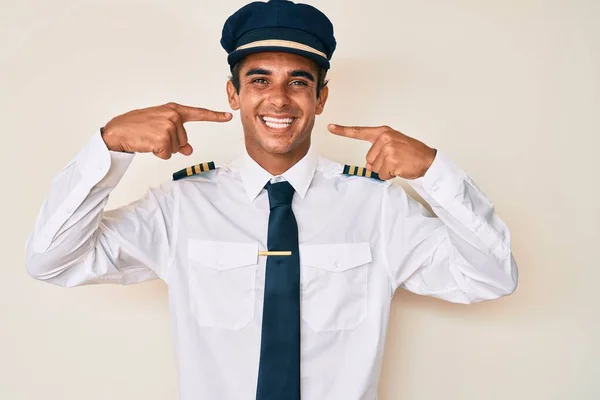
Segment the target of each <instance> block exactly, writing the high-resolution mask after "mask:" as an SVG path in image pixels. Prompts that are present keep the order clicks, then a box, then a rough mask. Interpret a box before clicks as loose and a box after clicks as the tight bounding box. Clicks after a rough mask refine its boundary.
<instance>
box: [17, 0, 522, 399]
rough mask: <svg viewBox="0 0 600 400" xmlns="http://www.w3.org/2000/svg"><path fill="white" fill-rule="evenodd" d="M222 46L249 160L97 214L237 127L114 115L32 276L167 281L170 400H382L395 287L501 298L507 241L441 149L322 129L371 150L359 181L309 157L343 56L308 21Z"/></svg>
mask: <svg viewBox="0 0 600 400" xmlns="http://www.w3.org/2000/svg"><path fill="white" fill-rule="evenodd" d="M221 43H222V45H223V47H224V48H225V50H226V51H227V53H228V62H229V64H230V67H231V71H232V78H231V80H230V81H229V82H228V83H227V96H228V99H229V103H230V105H231V108H232V109H233V110H236V111H238V110H239V112H240V117H241V121H242V126H243V131H244V138H245V147H246V152H245V154H243V155H242V156H241V157H240V158H239V159H237V160H236V161H234V162H233V163H231V164H229V165H220V166H216V165H215V164H214V163H212V162H210V163H199V164H196V165H194V166H192V167H190V168H187V169H185V170H182V171H179V172H177V173H175V174H174V179H173V182H169V183H165V184H164V185H162V186H161V187H160V188H155V189H150V190H149V191H148V194H147V195H146V196H145V197H144V198H142V199H140V200H138V201H136V202H134V203H132V204H130V205H127V206H124V207H120V208H117V209H115V210H110V211H104V210H103V208H104V205H105V204H106V201H107V198H108V196H109V194H110V192H111V190H112V189H113V188H114V187H115V186H116V185H117V183H118V182H119V180H120V178H121V177H122V176H123V174H124V173H125V171H126V169H127V167H128V166H129V164H130V162H131V161H132V159H133V158H134V154H135V153H150V152H151V153H154V154H155V155H156V156H158V157H160V158H163V159H168V158H170V157H171V155H172V154H175V153H178V152H179V153H182V154H184V155H190V154H191V153H192V151H193V149H192V146H191V144H190V143H189V142H188V137H187V135H186V131H185V128H184V123H186V122H189V121H213V122H226V121H229V120H230V119H231V114H229V113H223V112H215V111H210V110H205V109H200V108H195V107H188V106H183V105H179V104H175V103H168V104H165V105H162V106H158V107H151V108H147V109H141V110H134V111H131V112H128V113H125V114H123V115H120V116H117V117H115V118H114V119H112V120H111V121H109V122H108V123H107V124H106V126H105V127H103V129H101V132H99V133H97V134H96V135H94V136H93V137H92V139H91V141H90V143H89V144H88V145H87V146H86V147H85V148H84V149H83V151H82V152H81V153H80V154H79V155H78V156H77V157H76V158H75V159H74V160H73V161H72V162H71V163H70V164H69V165H68V166H67V167H65V169H64V170H63V171H61V172H60V174H59V175H58V177H57V178H56V180H55V182H54V184H53V186H52V188H51V191H50V194H49V196H48V199H47V200H46V202H45V203H44V205H43V207H42V210H41V212H40V215H39V217H38V219H37V222H36V225H35V228H34V230H33V232H32V235H31V236H30V238H29V240H28V243H27V270H28V272H29V273H30V274H31V275H32V276H33V277H35V278H37V279H41V280H44V281H47V282H50V283H54V284H57V285H61V286H67V287H72V286H76V285H84V284H92V283H120V284H131V283H138V282H142V281H147V280H150V279H154V278H160V279H162V280H164V281H165V282H166V284H167V285H168V288H169V301H170V304H171V311H172V317H173V328H174V337H175V352H176V359H177V361H178V371H179V386H180V395H181V399H184V400H192V399H219V400H230V399H231V400H233V399H235V400H238V399H242V400H244V399H247V400H250V399H260V400H267V399H269V400H275V399H277V400H280V399H281V400H283V399H285V400H299V399H300V398H302V399H303V400H323V399H332V400H340V399H344V400H352V399H356V400H358V399H370V400H371V399H376V397H377V382H378V378H379V374H380V368H381V361H382V351H383V347H384V342H385V333H386V325H387V320H388V315H389V308H390V302H391V299H392V297H393V295H394V292H395V291H396V289H397V288H399V287H403V288H405V289H407V290H409V291H412V292H414V293H418V294H422V295H430V296H435V297H438V298H441V299H444V300H447V301H452V302H457V303H473V302H479V301H484V300H491V299H496V298H499V297H501V296H505V295H508V294H510V293H512V292H513V291H514V290H515V288H516V283H517V267H516V264H515V261H514V258H513V256H512V253H511V247H510V236H509V232H508V229H507V227H506V226H505V225H504V223H503V222H502V221H501V220H500V219H499V218H498V216H497V215H496V214H495V213H494V209H493V206H492V204H491V203H490V202H489V201H488V200H487V198H486V197H485V195H484V194H483V193H482V192H481V191H479V190H478V188H477V187H476V186H475V184H474V183H473V182H472V181H471V180H470V179H469V177H468V176H467V175H466V174H465V173H464V172H462V171H461V170H460V169H459V168H458V167H456V166H455V165H454V164H453V163H452V162H451V161H449V160H448V158H447V157H446V156H445V155H444V154H443V153H442V152H439V151H436V150H435V149H433V148H431V147H429V146H427V145H425V144H424V143H422V142H420V141H418V140H416V139H413V138H410V137H408V136H406V135H404V134H402V133H400V132H398V131H396V130H394V129H392V128H390V127H387V126H382V127H364V128H362V127H361V128H359V127H355V128H349V127H343V126H338V125H330V126H329V129H330V130H331V132H332V133H334V134H338V135H342V136H347V137H350V138H354V139H361V140H368V141H370V142H371V143H372V147H371V149H370V150H369V152H368V153H367V155H366V164H365V166H364V167H363V166H360V167H354V166H348V165H341V164H338V163H335V162H332V161H329V160H326V159H324V158H321V157H318V156H317V155H316V154H315V152H314V151H313V150H312V149H311V133H312V129H313V125H314V122H315V117H316V115H319V114H321V112H322V111H323V108H324V107H325V103H326V101H327V95H328V90H329V89H328V87H327V85H326V81H325V74H326V72H327V70H328V69H329V67H330V59H331V56H332V54H333V52H334V50H335V45H336V42H335V39H334V36H333V27H332V25H331V23H330V21H329V19H328V18H327V17H326V16H325V15H324V14H322V13H321V12H320V11H318V10H317V9H315V8H313V7H311V6H308V5H303V4H295V3H292V2H287V1H270V2H267V3H262V2H257V3H251V4H249V5H247V6H245V7H243V8H241V9H240V10H238V11H237V12H236V13H235V14H233V15H232V16H231V17H230V18H229V19H228V20H227V22H226V23H225V26H224V28H223V36H222V40H221ZM200 145H201V144H200ZM393 177H401V178H405V179H407V180H408V181H409V182H410V184H411V185H412V186H413V187H414V188H415V190H416V191H417V192H418V193H419V194H420V195H421V196H423V198H424V199H425V201H427V202H428V203H429V204H430V205H431V207H432V209H433V210H434V211H435V213H436V215H437V217H436V216H432V215H430V214H429V213H428V212H427V211H426V210H425V208H424V207H422V206H421V205H420V204H419V203H417V202H416V201H415V200H413V199H412V198H410V197H409V196H408V195H407V194H406V193H405V191H404V190H403V189H402V188H401V187H400V186H398V185H392V184H390V182H389V180H390V179H391V178H393Z"/></svg>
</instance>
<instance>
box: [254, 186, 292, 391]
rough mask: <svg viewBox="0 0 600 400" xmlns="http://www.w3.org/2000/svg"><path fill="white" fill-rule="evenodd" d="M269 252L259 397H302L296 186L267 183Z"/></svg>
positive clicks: (258, 388) (259, 373) (259, 372)
mask: <svg viewBox="0 0 600 400" xmlns="http://www.w3.org/2000/svg"><path fill="white" fill-rule="evenodd" d="M265 188H266V189H267V191H268V193H269V204H270V208H271V211H270V214H269V231H268V236H267V249H268V251H291V255H268V256H267V267H266V276H265V298H264V304H263V320H262V335H261V347H260V364H259V370H258V385H257V392H256V399H257V400H300V257H299V254H298V224H297V223H296V218H295V217H294V212H293V211H292V198H293V197H294V188H293V187H292V186H291V185H290V184H289V183H288V182H281V183H275V184H271V183H267V185H266V186H265Z"/></svg>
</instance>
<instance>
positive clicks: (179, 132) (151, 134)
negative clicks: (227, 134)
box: [102, 103, 232, 160]
mask: <svg viewBox="0 0 600 400" xmlns="http://www.w3.org/2000/svg"><path fill="white" fill-rule="evenodd" d="M231 118H232V115H231V113H228V112H218V111H212V110H207V109H204V108H198V107H189V106H184V105H181V104H177V103H167V104H165V105H162V106H157V107H149V108H143V109H140V110H133V111H130V112H128V113H126V114H123V115H119V116H117V117H115V118H113V119H112V120H110V121H109V122H108V123H107V124H106V126H105V127H104V128H103V129H102V138H103V139H104V142H105V143H106V146H107V147H108V148H109V149H110V150H113V151H121V152H129V153H154V155H155V156H157V157H160V158H162V159H165V160H167V159H169V158H171V155H173V154H175V153H181V154H183V155H186V156H189V155H190V154H192V151H193V149H192V146H190V144H189V143H188V137H187V132H186V131H185V128H184V127H183V124H184V123H185V122H190V121H212V122H227V121H230V120H231Z"/></svg>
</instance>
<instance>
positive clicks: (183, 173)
mask: <svg viewBox="0 0 600 400" xmlns="http://www.w3.org/2000/svg"><path fill="white" fill-rule="evenodd" d="M213 169H215V163H214V162H212V161H211V162H207V163H202V164H196V165H192V166H190V167H187V168H184V169H182V170H180V171H177V172H175V173H174V174H173V180H174V181H177V180H179V179H183V178H187V177H188V176H192V175H198V174H201V173H202V172H206V171H211V170H213Z"/></svg>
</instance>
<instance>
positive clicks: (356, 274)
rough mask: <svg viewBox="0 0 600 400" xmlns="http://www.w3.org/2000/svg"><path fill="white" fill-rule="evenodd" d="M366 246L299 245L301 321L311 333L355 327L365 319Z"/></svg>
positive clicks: (369, 256) (368, 259)
mask: <svg viewBox="0 0 600 400" xmlns="http://www.w3.org/2000/svg"><path fill="white" fill-rule="evenodd" d="M370 263H371V247H370V245H369V243H347V244H346V243H344V244H327V245H300V264H301V268H302V293H301V302H302V303H301V304H302V318H303V319H304V321H305V322H306V323H307V324H308V325H310V327H311V328H313V329H314V330H315V331H338V330H347V329H353V328H356V327H357V326H358V325H359V324H360V323H361V322H362V321H363V320H364V319H365V317H366V316H367V296H368V287H367V282H368V267H369V264H370Z"/></svg>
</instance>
